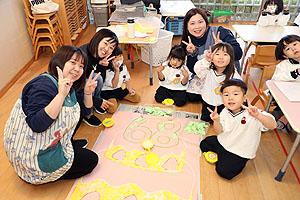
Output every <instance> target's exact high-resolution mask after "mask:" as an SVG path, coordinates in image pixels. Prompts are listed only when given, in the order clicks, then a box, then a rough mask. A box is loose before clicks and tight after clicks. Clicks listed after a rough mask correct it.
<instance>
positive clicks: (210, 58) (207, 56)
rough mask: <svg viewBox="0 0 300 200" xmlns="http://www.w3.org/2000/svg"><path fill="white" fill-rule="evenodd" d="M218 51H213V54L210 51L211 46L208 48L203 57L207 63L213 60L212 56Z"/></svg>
mask: <svg viewBox="0 0 300 200" xmlns="http://www.w3.org/2000/svg"><path fill="white" fill-rule="evenodd" d="M217 50H218V49H215V50H214V52H212V50H211V46H209V51H208V52H207V54H206V55H205V59H206V60H207V61H208V62H212V61H213V59H214V55H215V54H216V52H217Z"/></svg>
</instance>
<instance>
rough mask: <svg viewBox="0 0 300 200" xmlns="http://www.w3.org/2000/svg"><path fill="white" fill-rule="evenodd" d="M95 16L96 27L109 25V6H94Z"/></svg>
mask: <svg viewBox="0 0 300 200" xmlns="http://www.w3.org/2000/svg"><path fill="white" fill-rule="evenodd" d="M92 8H93V14H94V18H95V22H96V26H107V25H108V5H107V4H99V5H97V4H94V5H93V4H92Z"/></svg>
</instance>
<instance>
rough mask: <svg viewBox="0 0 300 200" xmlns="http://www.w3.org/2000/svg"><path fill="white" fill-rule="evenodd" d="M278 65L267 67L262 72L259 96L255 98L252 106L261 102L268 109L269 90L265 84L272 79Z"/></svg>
mask: <svg viewBox="0 0 300 200" xmlns="http://www.w3.org/2000/svg"><path fill="white" fill-rule="evenodd" d="M275 69H276V65H269V66H265V67H264V68H263V71H262V75H261V78H260V81H259V85H258V93H259V94H258V95H256V97H254V99H253V100H252V101H251V105H255V104H256V103H257V102H258V101H259V100H260V101H261V102H262V104H263V106H264V107H266V106H267V103H268V101H269V98H270V94H269V89H265V88H266V87H265V82H266V81H267V80H270V79H272V76H273V74H274V72H275Z"/></svg>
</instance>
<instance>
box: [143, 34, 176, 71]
mask: <svg viewBox="0 0 300 200" xmlns="http://www.w3.org/2000/svg"><path fill="white" fill-rule="evenodd" d="M173 35H174V33H173V32H171V31H166V30H162V29H160V30H159V33H158V40H157V43H156V44H154V45H152V58H153V62H152V63H153V66H160V65H161V63H162V62H164V61H166V59H167V57H168V55H169V53H170V50H171V44H172V39H173ZM149 51H150V50H149V47H148V46H146V45H145V46H142V48H141V54H142V61H143V62H145V63H147V64H150V62H149V60H150V59H149Z"/></svg>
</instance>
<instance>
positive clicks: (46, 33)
mask: <svg viewBox="0 0 300 200" xmlns="http://www.w3.org/2000/svg"><path fill="white" fill-rule="evenodd" d="M23 3H24V12H25V16H26V23H27V30H28V33H29V35H30V38H31V41H32V45H33V46H34V48H33V52H34V53H35V60H37V59H38V56H39V51H40V48H43V49H44V48H45V47H50V48H51V50H52V52H53V53H54V52H55V51H56V49H57V48H58V46H62V45H63V44H64V41H63V34H62V26H61V24H60V20H59V17H58V15H57V12H52V13H49V14H36V15H33V14H32V13H31V4H30V2H29V1H28V0H23Z"/></svg>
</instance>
